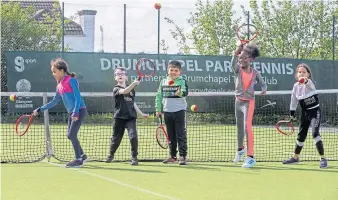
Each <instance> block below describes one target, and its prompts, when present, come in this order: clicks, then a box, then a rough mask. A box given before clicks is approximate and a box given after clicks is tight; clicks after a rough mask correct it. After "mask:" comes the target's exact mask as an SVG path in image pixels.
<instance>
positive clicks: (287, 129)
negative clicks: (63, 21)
mask: <svg viewBox="0 0 338 200" xmlns="http://www.w3.org/2000/svg"><path fill="white" fill-rule="evenodd" d="M278 127H279V129H280V130H281V131H282V132H283V133H285V134H287V135H289V134H292V133H293V131H294V129H293V128H292V127H291V126H290V123H287V122H283V123H279V124H278Z"/></svg>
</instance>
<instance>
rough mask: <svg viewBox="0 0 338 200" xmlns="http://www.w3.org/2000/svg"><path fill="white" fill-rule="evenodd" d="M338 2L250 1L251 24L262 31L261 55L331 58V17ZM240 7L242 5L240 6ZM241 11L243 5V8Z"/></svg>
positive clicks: (260, 38)
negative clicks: (251, 11)
mask: <svg viewBox="0 0 338 200" xmlns="http://www.w3.org/2000/svg"><path fill="white" fill-rule="evenodd" d="M337 4H338V3H337V1H272V0H269V1H267V0H265V1H262V2H260V6H259V5H258V2H257V0H252V1H250V7H251V9H252V10H253V18H252V23H254V24H255V25H256V26H257V27H258V29H259V30H261V31H260V32H261V34H260V35H259V37H258V38H257V40H255V42H257V43H259V45H260V48H261V50H262V51H261V52H262V56H265V57H277V58H280V57H286V58H295V59H330V58H332V39H333V37H332V16H333V14H334V13H335V12H336V13H337V8H338V7H337ZM242 8H243V7H242ZM243 11H244V8H243Z"/></svg>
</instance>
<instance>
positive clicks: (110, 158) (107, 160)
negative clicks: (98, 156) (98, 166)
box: [106, 155, 114, 163]
mask: <svg viewBox="0 0 338 200" xmlns="http://www.w3.org/2000/svg"><path fill="white" fill-rule="evenodd" d="M113 160H114V155H109V156H108V157H107V158H106V163H111V162H112V161H113Z"/></svg>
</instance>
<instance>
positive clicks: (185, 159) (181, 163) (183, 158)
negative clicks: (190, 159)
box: [178, 156, 187, 165]
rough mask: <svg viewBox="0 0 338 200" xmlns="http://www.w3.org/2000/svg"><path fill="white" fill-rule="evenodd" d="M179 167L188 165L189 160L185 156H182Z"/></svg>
mask: <svg viewBox="0 0 338 200" xmlns="http://www.w3.org/2000/svg"><path fill="white" fill-rule="evenodd" d="M178 164H179V165H187V158H186V157H184V156H181V157H180V159H179V160H178Z"/></svg>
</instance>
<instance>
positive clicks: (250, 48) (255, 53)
mask: <svg viewBox="0 0 338 200" xmlns="http://www.w3.org/2000/svg"><path fill="white" fill-rule="evenodd" d="M243 51H246V52H247V53H248V54H249V56H250V57H252V58H254V59H255V58H257V57H259V56H260V55H261V52H260V51H259V48H258V46H257V45H256V44H248V45H246V46H244V50H243Z"/></svg>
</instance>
